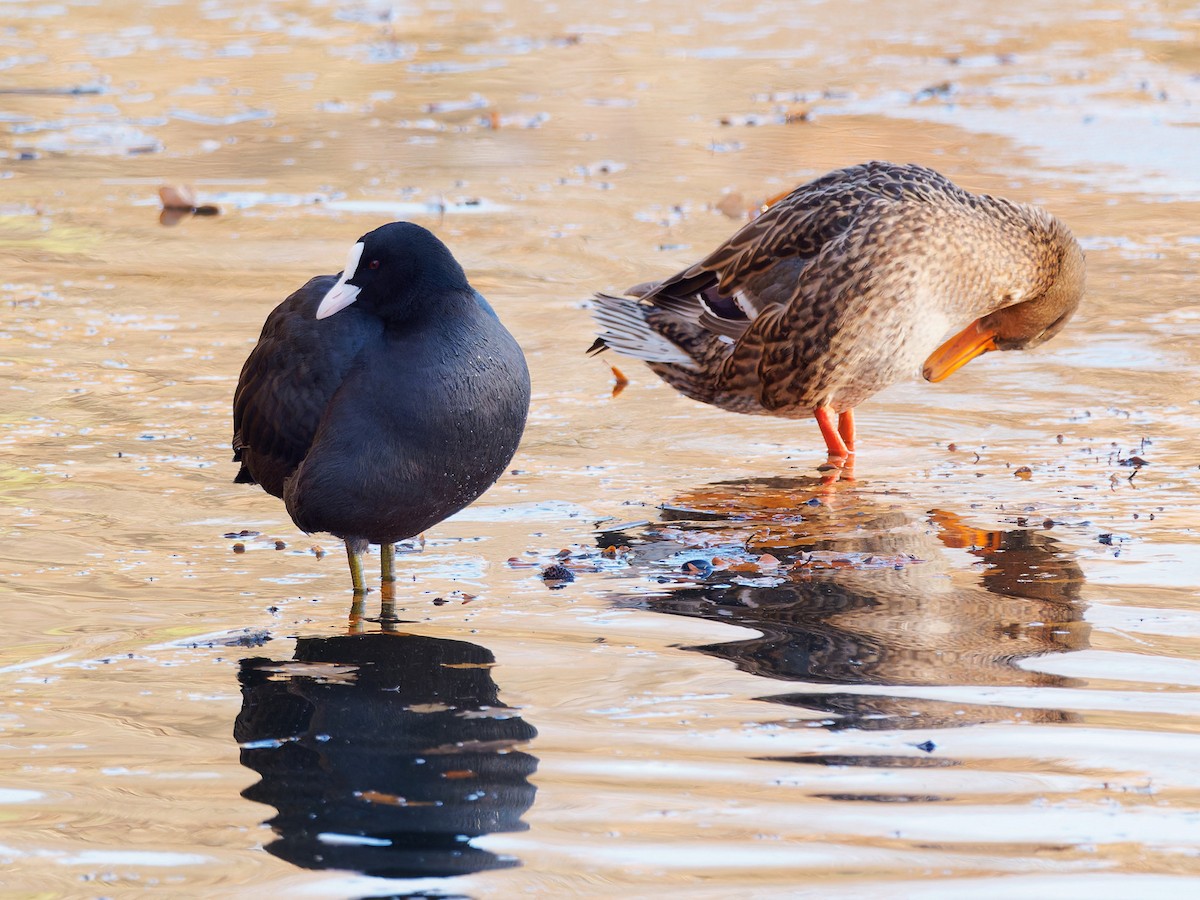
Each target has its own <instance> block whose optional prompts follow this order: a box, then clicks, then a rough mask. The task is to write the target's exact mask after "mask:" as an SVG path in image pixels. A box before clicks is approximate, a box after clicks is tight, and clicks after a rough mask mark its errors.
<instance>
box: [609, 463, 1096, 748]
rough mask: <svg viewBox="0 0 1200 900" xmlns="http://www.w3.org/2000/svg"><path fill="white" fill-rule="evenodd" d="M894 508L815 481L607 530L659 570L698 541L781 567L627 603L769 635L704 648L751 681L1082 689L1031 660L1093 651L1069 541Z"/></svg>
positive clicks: (864, 715)
mask: <svg viewBox="0 0 1200 900" xmlns="http://www.w3.org/2000/svg"><path fill="white" fill-rule="evenodd" d="M890 502H891V501H890V500H889V499H888V498H886V497H881V496H873V495H871V494H869V493H867V492H866V491H864V490H863V489H862V486H861V485H855V484H853V483H851V484H840V485H838V486H837V490H836V491H835V492H830V489H829V486H828V485H822V484H820V483H818V482H810V481H806V480H800V479H795V480H783V479H772V480H770V481H757V482H737V483H728V484H720V485H710V486H707V487H706V488H705V489H703V490H702V491H697V492H694V493H692V494H691V495H689V496H687V497H684V498H679V499H678V500H677V501H676V502H675V503H673V504H671V505H669V506H668V507H667V513H666V518H668V519H669V520H673V521H668V522H666V523H664V525H663V526H661V527H658V528H654V529H650V530H648V531H645V532H642V533H638V534H621V535H616V534H612V533H610V534H606V535H603V536H602V537H601V543H602V544H605V545H607V544H610V543H629V544H631V545H633V546H634V558H635V560H636V559H640V560H642V561H644V562H652V561H653V560H656V559H658V560H662V559H672V560H676V561H677V560H679V559H680V558H681V556H686V555H688V552H687V551H686V548H687V547H689V546H694V545H696V544H699V545H700V546H702V547H703V546H705V545H712V544H714V543H715V544H717V545H720V543H721V542H722V541H724V540H726V539H728V541H729V543H730V544H740V543H744V544H745V545H746V546H747V547H748V548H749V549H750V550H751V551H752V552H753V553H755V554H761V553H765V552H769V553H770V554H771V555H772V556H774V557H776V558H778V559H779V560H780V562H781V565H780V566H779V567H778V568H777V569H776V570H775V571H778V572H780V573H782V575H781V576H776V577H774V578H770V579H763V578H755V577H753V576H747V575H742V576H740V577H739V576H737V575H734V574H731V573H729V572H721V571H717V572H714V573H713V574H712V575H711V576H709V577H707V578H705V579H704V580H703V581H701V582H698V583H696V584H695V586H686V587H683V586H679V587H676V588H674V589H673V590H671V591H670V592H669V593H667V594H665V595H663V596H659V597H652V598H649V599H647V598H644V597H640V598H636V599H635V598H628V599H627V600H626V602H636V603H638V604H639V605H646V606H648V607H649V608H651V609H654V610H656V611H659V612H665V613H669V614H672V615H682V616H695V617H699V618H704V619H712V620H715V621H720V622H726V623H730V624H735V625H743V626H746V627H747V628H752V629H754V630H755V631H758V632H759V633H760V636H758V637H753V638H749V639H746V640H740V641H733V642H728V643H720V644H711V645H707V646H702V647H694V648H690V649H694V650H698V651H700V652H703V653H707V654H710V655H712V656H717V657H721V658H723V659H728V660H731V661H732V662H733V663H735V664H736V665H737V667H738V668H739V669H741V670H743V671H746V672H751V673H753V674H756V675H762V676H764V677H767V678H772V679H776V680H785V681H803V682H808V683H810V684H816V685H846V686H847V687H848V688H850V687H855V686H861V685H897V686H898V685H922V686H924V685H941V686H954V685H1006V686H1037V685H1050V686H1063V685H1067V684H1069V683H1070V680H1069V679H1066V678H1063V677H1060V676H1057V675H1050V674H1045V673H1040V672H1037V671H1032V670H1029V669H1026V668H1023V667H1022V666H1021V665H1020V663H1021V662H1022V661H1023V660H1028V659H1032V658H1034V657H1037V656H1041V655H1044V654H1048V653H1059V652H1066V651H1071V650H1079V649H1083V648H1085V647H1086V646H1087V641H1088V630H1087V626H1086V625H1085V624H1084V623H1083V605H1082V604H1081V603H1080V602H1079V592H1080V586H1081V585H1082V583H1083V573H1082V571H1081V570H1080V568H1079V566H1078V565H1077V564H1076V563H1075V562H1074V560H1073V559H1072V558H1071V556H1070V555H1069V554H1068V553H1065V552H1064V551H1063V550H1062V549H1061V548H1060V547H1059V545H1058V542H1057V541H1056V540H1055V539H1054V538H1053V537H1052V536H1051V535H1050V534H1049V533H1047V532H1046V531H1042V530H1034V529H1029V528H1015V529H1012V530H991V531H988V530H981V529H977V528H972V527H970V526H969V525H967V524H966V523H965V521H964V520H963V519H961V518H960V517H959V516H957V515H955V514H954V513H950V512H946V511H943V510H934V511H931V512H929V513H928V514H925V515H920V516H918V515H914V514H912V513H910V512H907V511H904V510H903V509H902V508H897V507H894V506H890V505H889V504H890ZM717 517H721V518H717ZM951 549H961V550H965V551H966V552H968V553H970V554H972V555H974V556H976V557H977V558H978V560H979V562H980V563H981V565H980V566H979V569H980V572H979V577H978V578H977V579H971V578H969V577H964V572H963V567H962V565H961V563H959V564H958V565H957V566H955V565H952V562H953V561H952V560H951V559H950V553H949V551H950V550H951ZM713 553H717V554H719V553H720V549H719V546H718V549H717V550H715V551H711V552H710V553H709V555H713ZM696 555H697V556H699V557H704V556H705V553H704V552H703V551H699V552H696ZM739 581H741V582H742V583H738V582H739ZM764 582H766V583H764ZM762 699H764V700H770V701H773V702H776V703H783V704H787V705H792V706H796V707H802V708H805V709H809V710H815V711H818V712H823V713H827V714H828V716H829V718H828V719H826V720H825V721H824V723H823V724H824V725H825V727H828V728H831V729H836V728H848V727H853V728H859V729H882V728H888V729H891V728H929V727H950V726H959V725H968V724H976V723H979V722H986V721H996V720H1014V719H1015V720H1022V721H1041V722H1060V721H1067V720H1069V719H1070V717H1071V713H1069V712H1066V711H1062V710H1054V709H1023V708H1022V709H1018V708H1015V707H1004V706H997V705H991V704H986V703H985V704H970V703H967V704H964V703H960V702H946V701H939V700H928V699H922V698H914V697H908V696H889V695H886V694H883V693H881V692H878V691H858V690H847V691H836V692H830V691H828V690H821V691H806V692H799V693H791V694H783V695H773V696H770V697H764V698H762Z"/></svg>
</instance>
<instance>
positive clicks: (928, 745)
mask: <svg viewBox="0 0 1200 900" xmlns="http://www.w3.org/2000/svg"><path fill="white" fill-rule="evenodd" d="M913 746H915V747H916V748H917V749H918V750H924V751H925V752H926V753H932V752H933V751H934V750H936V749H937V744H935V743H934V742H933V741H925V742H924V743H921V744H914V745H913Z"/></svg>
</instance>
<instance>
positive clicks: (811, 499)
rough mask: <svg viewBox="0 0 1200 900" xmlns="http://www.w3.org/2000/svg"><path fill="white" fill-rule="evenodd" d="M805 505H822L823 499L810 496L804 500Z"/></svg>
mask: <svg viewBox="0 0 1200 900" xmlns="http://www.w3.org/2000/svg"><path fill="white" fill-rule="evenodd" d="M804 505H805V506H820V505H821V501H820V499H819V498H817V497H809V498H808V499H807V500H805V501H804Z"/></svg>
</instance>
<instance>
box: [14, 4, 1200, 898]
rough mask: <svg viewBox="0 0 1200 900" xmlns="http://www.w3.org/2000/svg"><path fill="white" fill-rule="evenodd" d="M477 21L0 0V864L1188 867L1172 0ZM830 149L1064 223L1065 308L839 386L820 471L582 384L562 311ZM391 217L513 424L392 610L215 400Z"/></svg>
mask: <svg viewBox="0 0 1200 900" xmlns="http://www.w3.org/2000/svg"><path fill="white" fill-rule="evenodd" d="M479 9H480V7H479V6H478V4H473V3H462V4H458V3H451V2H446V3H435V4H419V3H414V4H408V5H396V6H387V5H385V4H371V3H363V4H356V3H344V4H339V3H318V2H299V0H294V2H273V3H268V2H257V3H255V2H252V3H249V4H234V3H225V2H220V0H217V2H206V3H179V4H169V3H162V4H157V5H153V6H149V7H148V6H146V5H145V4H142V3H108V2H105V3H104V4H93V3H83V2H80V3H73V2H62V3H21V2H13V3H6V4H4V5H3V7H2V8H0V126H2V129H0V130H2V131H3V134H4V137H3V140H2V142H0V253H3V257H4V266H5V272H4V276H3V279H2V280H0V299H2V300H3V303H4V306H5V308H6V316H5V321H4V324H3V326H0V390H2V391H3V393H4V396H5V397H6V398H7V400H6V402H5V403H4V404H3V406H2V407H0V442H2V443H3V445H4V448H5V453H4V456H3V459H0V505H2V506H3V508H4V510H5V511H6V514H5V515H4V517H3V525H2V527H3V534H4V539H3V541H0V584H2V585H3V592H4V595H5V596H4V613H3V615H4V622H5V640H4V642H3V645H2V646H0V679H2V681H0V753H2V754H3V755H2V759H3V766H0V772H3V773H5V774H3V775H0V859H2V860H3V863H4V874H3V876H2V880H3V884H4V888H5V891H6V892H7V893H11V894H13V895H20V896H28V895H33V894H37V895H39V896H47V897H51V896H113V895H128V894H130V893H133V892H136V891H141V890H145V889H147V888H150V887H156V888H158V889H159V890H165V891H167V892H168V893H169V894H171V895H178V896H195V895H220V896H249V895H251V894H254V895H258V894H261V893H263V892H264V891H271V892H275V893H286V894H288V895H296V896H313V897H366V896H385V895H398V894H405V893H412V892H418V891H427V892H432V893H434V894H438V893H440V894H446V895H454V896H459V895H466V896H474V897H506V896H516V895H519V894H523V893H534V894H545V895H567V894H574V895H595V896H607V895H613V896H617V895H619V896H648V895H651V894H653V895H661V896H687V897H728V896H786V895H820V896H847V897H853V896H863V897H868V896H879V895H880V894H883V893H890V894H894V895H901V896H914V897H942V896H945V897H956V896H962V895H963V894H964V893H966V892H967V891H971V892H973V893H974V894H976V895H979V896H985V897H986V896H998V897H999V896H1014V895H1026V896H1047V895H1054V896H1058V897H1077V896H1079V897H1082V896H1087V897H1089V898H1094V897H1107V896H1112V897H1125V896H1130V895H1133V894H1136V893H1138V892H1142V893H1144V894H1147V895H1152V896H1170V895H1185V894H1190V893H1193V892H1195V891H1196V890H1198V889H1200V837H1198V836H1200V828H1198V827H1197V826H1198V824H1200V774H1198V772H1200V770H1198V769H1197V767H1196V765H1195V762H1194V761H1195V759H1196V758H1197V756H1198V755H1200V737H1198V736H1197V732H1198V728H1200V700H1198V697H1197V690H1198V688H1200V643H1198V641H1200V597H1198V593H1197V585H1200V537H1198V535H1197V530H1198V529H1200V503H1198V502H1197V493H1196V489H1195V483H1196V475H1197V464H1198V463H1200V459H1198V458H1197V453H1196V449H1195V448H1196V442H1197V437H1198V436H1200V435H1198V428H1197V424H1196V419H1197V413H1198V412H1200V410H1198V409H1197V404H1198V403H1200V393H1198V392H1197V389H1196V387H1195V378H1194V372H1195V371H1196V365H1197V363H1198V362H1200V350H1198V349H1197V346H1198V343H1197V340H1196V338H1197V336H1198V335H1200V303H1198V302H1197V276H1196V271H1197V263H1198V260H1200V226H1198V225H1197V222H1200V164H1197V162H1196V159H1197V158H1200V157H1198V156H1197V150H1196V147H1197V135H1198V134H1200V132H1198V131H1197V125H1200V52H1198V51H1197V47H1200V40H1198V39H1200V7H1196V6H1195V5H1194V4H1193V5H1188V4H1186V3H1183V4H1180V3H1170V2H1166V0H1162V2H1157V3H1154V2H1150V3H1144V4H1139V5H1135V6H1121V7H1116V6H1112V5H1104V4H1101V3H1099V2H1082V3H1079V4H1075V5H1073V6H1072V7H1071V8H1070V9H1069V10H1067V9H1064V7H1062V6H1061V5H1060V4H1053V3H1048V2H1046V3H1039V2H1017V3H1010V4H1006V5H1005V8H1004V10H1003V13H1002V14H1001V12H1000V11H998V10H997V8H996V7H995V6H994V5H993V4H987V3H982V2H968V3H955V4H949V3H938V4H933V5H927V6H926V7H922V15H921V16H920V17H919V18H914V17H913V14H912V13H911V11H909V7H907V6H904V5H900V4H886V3H844V2H843V3H833V2H824V0H814V2H808V3H804V4H780V3H761V4H757V5H755V4H750V5H747V4H738V3H732V2H717V3H710V4H706V5H705V8H704V10H703V11H702V12H695V11H694V10H693V5H692V4H685V3H678V2H674V0H664V2H658V3H654V4H645V3H636V2H632V0H619V2H616V3H611V4H602V5H596V4H584V3H578V2H574V0H568V2H560V3H557V4H554V5H548V6H543V5H536V4H524V3H516V2H511V3H503V2H496V3H491V4H489V5H488V6H487V7H486V10H485V11H484V12H482V13H481V12H480V11H479ZM389 11H390V12H389ZM867 158H886V159H894V160H897V161H909V160H911V161H916V162H921V163H925V164H928V165H932V166H934V167H935V168H938V169H940V170H942V171H944V172H945V173H946V174H948V175H950V176H951V177H952V178H954V179H955V180H956V181H958V182H959V183H961V184H963V185H964V186H967V187H969V188H971V189H975V190H982V191H991V192H994V193H1000V194H1003V195H1005V196H1009V197H1012V198H1014V199H1019V200H1026V201H1033V202H1038V203H1041V204H1044V205H1045V206H1047V207H1048V208H1050V209H1052V210H1053V211H1054V212H1055V213H1057V214H1058V215H1060V216H1061V217H1062V218H1063V219H1064V220H1066V221H1067V222H1068V223H1069V224H1070V225H1071V226H1072V228H1073V229H1074V231H1075V232H1076V234H1077V235H1078V236H1079V237H1080V240H1081V242H1082V243H1083V244H1084V246H1085V248H1086V250H1087V252H1088V267H1089V286H1090V290H1089V295H1088V298H1087V301H1086V304H1085V306H1084V307H1083V308H1081V310H1080V313H1079V314H1078V315H1077V316H1076V318H1075V320H1074V321H1073V323H1072V325H1071V326H1070V327H1069V328H1068V329H1067V330H1066V331H1065V332H1064V333H1063V334H1062V335H1060V336H1059V337H1057V338H1056V339H1055V340H1054V341H1053V342H1051V343H1050V344H1048V345H1046V346H1044V347H1043V348H1039V349H1038V350H1036V351H1033V352H1030V353H1026V354H1004V355H1003V356H1001V355H1000V354H993V355H991V356H989V357H988V358H985V359H981V360H979V361H976V362H974V363H972V364H971V365H970V366H969V367H967V369H965V370H964V371H962V372H961V373H958V374H956V375H955V376H954V377H953V378H952V379H951V380H950V381H948V382H946V383H943V384H940V385H936V386H931V385H927V384H920V383H913V384H905V385H898V386H896V387H894V388H892V389H889V390H888V391H885V392H884V393H882V394H880V395H879V396H878V397H876V398H874V399H873V400H871V401H870V402H868V403H867V404H865V405H864V406H863V407H862V409H861V410H860V414H859V422H860V431H861V433H862V435H863V438H864V441H863V448H862V450H861V452H860V453H859V458H858V461H857V465H856V469H855V472H854V479H853V480H846V481H842V482H839V483H837V484H834V485H827V484H822V482H821V479H820V477H819V473H817V471H816V468H815V466H816V464H817V463H818V462H820V461H822V459H823V447H822V442H821V440H820V437H819V434H818V433H817V430H816V428H815V426H814V425H812V424H810V423H793V422H777V421H770V420H765V419H764V420H760V419H757V418H747V417H738V416H734V415H730V414H725V413H722V412H720V411H717V410H713V409H708V408H704V407H700V406H698V405H696V404H693V403H690V402H689V401H686V400H684V399H682V398H679V397H677V396H676V395H674V394H673V393H672V392H671V391H669V390H668V389H667V388H666V387H664V386H663V385H662V384H660V383H658V382H657V380H656V379H654V378H653V377H652V376H651V375H650V374H649V373H647V372H645V371H643V370H641V369H640V368H639V367H638V366H637V365H635V364H622V368H623V369H624V370H625V371H626V372H627V374H628V375H630V376H631V378H632V384H630V385H629V387H628V388H627V389H626V390H625V391H624V392H623V393H622V394H621V395H620V396H619V397H616V398H615V399H614V398H612V397H611V389H612V376H611V374H610V372H609V370H608V368H607V366H606V365H604V364H603V363H602V362H599V361H596V360H589V359H587V358H586V357H584V356H583V350H584V349H585V348H586V347H587V345H588V343H589V341H590V331H591V326H590V323H589V318H588V313H587V309H586V304H585V302H584V301H585V298H586V297H587V296H588V295H589V293H590V292H591V291H593V290H596V289H608V290H611V289H619V288H622V287H624V286H625V285H628V284H632V283H634V282H637V281H640V280H644V279H646V278H651V277H654V276H656V275H660V274H666V273H669V272H671V271H674V270H675V269H677V268H679V267H681V266H682V265H684V264H686V263H688V262H691V261H692V260H693V259H694V258H695V257H697V256H698V255H699V254H701V253H703V252H705V251H706V250H708V249H709V248H711V247H712V246H713V245H715V244H716V243H717V242H719V241H720V240H722V239H723V238H724V237H725V236H727V235H728V234H729V233H730V232H731V231H732V230H733V229H734V228H735V227H736V226H737V222H736V221H734V220H733V219H732V218H731V217H730V216H729V215H727V214H725V213H722V212H721V211H719V210H718V208H717V207H718V205H720V206H721V207H722V208H724V209H726V210H727V211H730V212H734V213H736V212H737V210H739V209H749V208H750V207H752V206H754V205H756V204H757V203H759V202H761V201H762V200H763V199H764V198H766V197H769V196H772V195H774V194H776V193H778V192H780V191H781V190H783V189H785V188H787V187H790V186H792V185H793V184H795V183H798V182H800V181H802V180H804V179H807V178H809V177H812V176H814V175H816V174H819V173H821V172H824V171H826V170H828V169H830V168H834V167H836V166H841V165H845V164H848V163H851V162H857V161H860V160H862V159H867ZM164 183H166V184H172V183H191V184H194V185H195V186H196V188H197V190H198V192H199V194H200V199H201V201H202V202H211V203H216V204H218V205H220V206H221V208H222V214H221V215H219V216H216V217H194V218H185V219H183V220H182V221H179V222H177V223H175V224H174V225H171V226H165V225H162V224H160V223H159V221H158V217H159V209H158V203H157V199H156V191H157V188H158V186H159V185H160V184H164ZM726 194H736V195H738V196H737V197H734V198H732V199H729V198H725V196H724V195H726ZM395 217H405V218H411V219H413V220H415V221H418V222H421V223H422V224H425V225H427V226H429V227H431V228H433V229H434V230H436V231H437V232H438V234H439V235H441V236H442V237H443V238H444V239H445V240H446V241H447V243H449V245H450V246H451V248H452V249H453V250H454V252H455V253H456V255H457V256H458V257H459V259H460V260H461V261H462V262H463V264H464V266H465V267H466V269H467V271H468V272H469V274H470V275H471V278H472V281H473V283H474V284H475V285H476V286H477V287H478V288H479V289H480V290H481V291H483V292H484V293H485V294H486V295H487V296H488V297H489V298H490V299H491V300H492V302H493V304H494V305H495V307H496V308H497V309H498V310H499V312H500V314H501V315H502V317H503V318H504V319H505V321H506V322H507V323H508V324H509V325H510V328H511V329H512V330H513V331H514V333H515V334H516V335H517V337H518V338H519V339H520V340H521V342H522V344H523V345H524V346H525V348H526V350H527V354H528V357H529V361H530V367H531V370H532V373H533V379H534V389H535V397H534V405H533V410H532V417H531V422H530V426H529V429H528V431H527V433H526V437H525V441H524V443H523V445H522V449H521V451H520V453H519V456H518V458H517V460H516V461H515V462H514V471H513V472H512V473H511V474H510V475H508V476H506V477H505V478H504V479H503V480H502V481H501V482H500V483H499V484H498V485H497V486H496V487H495V488H494V489H493V490H492V491H491V492H489V493H488V494H487V495H486V496H485V497H484V498H483V499H482V500H481V501H480V502H478V503H477V504H476V505H475V506H473V507H472V508H470V509H468V510H466V511H464V512H463V513H461V514H460V515H458V516H457V517H455V518H454V519H452V520H451V521H448V522H446V523H444V524H443V525H441V526H439V527H438V528H436V529H434V530H433V531H431V532H430V533H429V534H428V535H426V541H425V543H424V545H423V547H416V546H414V547H413V548H412V549H411V552H408V553H406V554H404V555H403V556H402V557H400V559H401V562H402V563H403V564H404V567H405V568H404V571H405V573H406V575H405V577H406V578H409V579H411V580H409V581H406V582H404V583H403V584H402V587H401V588H400V589H399V592H398V597H399V599H398V605H399V610H400V615H401V617H402V618H403V619H404V622H403V623H401V624H400V625H398V626H396V627H395V628H392V629H384V628H383V627H381V625H380V624H379V623H378V622H377V621H360V622H358V623H357V624H352V625H348V624H347V614H348V612H349V611H350V603H349V596H348V593H349V592H348V590H347V577H346V569H345V563H344V558H343V555H342V553H341V551H340V549H339V547H338V545H337V542H336V541H334V540H332V539H330V538H329V537H328V536H324V535H315V536H306V535H303V534H300V533H298V532H297V531H296V529H295V528H294V526H292V524H291V523H290V521H289V520H288V519H287V517H286V514H285V512H284V510H283V508H282V504H280V503H278V502H277V501H275V500H274V499H273V498H270V497H267V496H266V495H265V494H262V493H261V492H259V491H256V490H253V489H250V488H246V487H245V486H240V485H234V484H232V483H231V480H232V476H233V474H234V471H235V467H234V466H233V465H232V464H231V463H230V462H229V430H230V422H229V407H230V398H231V394H232V390H233V386H234V383H235V381H236V377H237V372H238V369H239V367H240V365H241V362H242V360H243V359H244V358H245V355H246V353H247V352H248V351H249V348H250V346H251V345H252V343H253V341H254V340H255V338H256V337H257V333H258V329H259V327H260V325H261V322H262V320H263V318H264V316H265V315H266V313H267V312H268V311H269V310H270V308H271V307H272V306H273V305H274V304H275V303H276V302H278V300H279V299H281V298H282V297H283V296H284V295H285V294H286V293H288V292H289V291H291V290H292V289H293V288H294V287H296V286H298V285H299V284H301V283H302V282H303V281H304V280H305V279H306V278H307V277H308V276H309V275H310V274H313V273H317V272H332V271H336V270H337V269H338V268H339V267H340V265H341V263H342V261H343V260H344V258H345V252H346V248H347V246H348V245H349V243H351V242H352V241H353V240H354V239H356V238H357V237H358V236H359V235H360V234H362V233H363V232H365V231H367V230H369V229H371V228H373V227H374V226H376V225H378V224H380V223H381V222H383V221H386V220H388V219H391V218H395ZM951 445H953V447H951ZM1131 456H1138V457H1141V458H1142V459H1144V460H1146V461H1148V463H1149V465H1146V466H1144V467H1142V468H1140V469H1139V468H1134V467H1132V466H1129V465H1125V464H1124V462H1125V461H1126V460H1128V459H1129V458H1130V457H1131ZM1022 466H1027V467H1029V469H1030V470H1031V471H1030V473H1029V477H1028V478H1027V479H1026V478H1021V477H1018V476H1017V475H1016V474H1014V473H1016V471H1017V470H1018V468H1020V467H1022ZM242 532H248V534H242ZM229 535H235V537H230V536H229ZM277 541H281V542H283V544H284V547H283V549H278V550H277V549H276V546H277V545H276V542H277ZM236 543H240V544H242V545H244V552H242V553H236V552H234V545H235V544H236ZM314 548H317V549H316V550H314ZM321 548H323V549H321ZM325 551H327V552H325ZM714 559H715V561H716V563H717V565H716V568H715V570H714V571H713V572H711V573H707V574H706V567H705V566H704V565H700V566H693V567H692V569H693V571H691V572H687V571H685V564H687V563H688V562H689V561H693V560H703V561H704V562H705V563H711V562H712V561H713V560H714ZM560 561H561V562H565V564H566V565H568V566H569V567H570V568H572V570H573V571H574V573H575V575H576V578H575V581H574V582H572V583H569V584H566V585H563V586H561V587H560V588H559V589H554V590H551V589H548V588H549V586H548V585H547V584H546V583H545V582H543V580H542V579H541V577H540V572H541V570H542V568H543V567H544V566H547V565H549V564H550V563H552V562H560ZM372 565H374V563H372ZM377 602H378V600H377V595H373V596H372V597H371V598H369V599H368V604H367V615H368V616H371V615H373V614H374V612H375V610H376V607H375V605H374V604H375V603H377Z"/></svg>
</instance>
